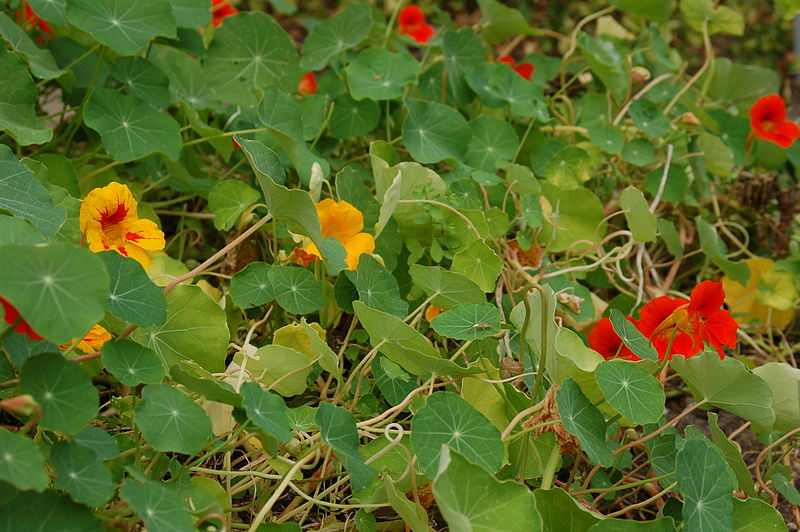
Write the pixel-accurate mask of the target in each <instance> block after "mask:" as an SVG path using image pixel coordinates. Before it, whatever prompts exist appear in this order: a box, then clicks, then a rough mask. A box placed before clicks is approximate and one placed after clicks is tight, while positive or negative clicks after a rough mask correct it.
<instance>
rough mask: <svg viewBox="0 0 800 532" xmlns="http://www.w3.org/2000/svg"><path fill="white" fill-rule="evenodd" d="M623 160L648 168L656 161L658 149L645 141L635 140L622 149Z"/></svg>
mask: <svg viewBox="0 0 800 532" xmlns="http://www.w3.org/2000/svg"><path fill="white" fill-rule="evenodd" d="M622 159H623V160H624V161H625V162H626V163H630V164H632V165H634V166H646V165H648V164H650V163H652V162H653V161H655V160H656V147H655V146H653V143H652V142H650V141H649V140H645V139H633V140H632V141H630V142H629V143H627V144H626V145H625V147H624V148H623V149H622Z"/></svg>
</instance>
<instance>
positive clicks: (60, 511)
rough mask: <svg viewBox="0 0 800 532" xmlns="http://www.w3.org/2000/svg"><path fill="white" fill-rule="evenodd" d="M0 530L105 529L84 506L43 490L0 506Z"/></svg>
mask: <svg viewBox="0 0 800 532" xmlns="http://www.w3.org/2000/svg"><path fill="white" fill-rule="evenodd" d="M32 509H36V511H32ZM0 530H9V531H11V530H13V531H22V530H58V532H104V531H105V530H106V528H105V527H104V526H103V525H101V524H100V522H99V521H98V520H97V519H95V518H94V517H93V516H92V513H91V512H90V511H89V509H88V508H87V507H86V506H84V505H82V504H77V503H75V502H72V501H71V500H70V498H69V497H67V496H66V495H59V494H58V493H56V492H55V491H45V492H44V493H26V494H25V504H19V503H18V501H11V502H10V503H8V504H5V505H3V506H0ZM192 530H193V529H190V530H187V531H186V532H191V531H192ZM164 532H166V531H164ZM171 532H178V531H171Z"/></svg>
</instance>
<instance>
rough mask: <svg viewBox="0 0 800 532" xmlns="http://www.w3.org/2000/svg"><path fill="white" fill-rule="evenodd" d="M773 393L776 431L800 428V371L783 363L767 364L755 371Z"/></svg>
mask: <svg viewBox="0 0 800 532" xmlns="http://www.w3.org/2000/svg"><path fill="white" fill-rule="evenodd" d="M753 373H755V374H756V375H758V376H759V377H761V379H762V380H763V381H764V382H766V383H767V386H769V389H770V390H771V391H772V407H773V408H774V409H775V426H774V429H775V430H782V431H790V430H794V429H795V428H797V427H800V369H797V368H793V367H791V366H790V365H789V364H787V363H785V362H783V363H781V362H767V363H766V364H764V365H763V366H759V367H757V368H756V369H754V370H753Z"/></svg>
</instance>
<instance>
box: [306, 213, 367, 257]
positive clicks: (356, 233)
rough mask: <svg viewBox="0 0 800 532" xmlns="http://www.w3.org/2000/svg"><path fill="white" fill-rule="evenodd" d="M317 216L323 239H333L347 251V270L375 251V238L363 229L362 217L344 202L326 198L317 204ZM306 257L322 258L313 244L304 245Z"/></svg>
mask: <svg viewBox="0 0 800 532" xmlns="http://www.w3.org/2000/svg"><path fill="white" fill-rule="evenodd" d="M317 215H318V216H319V223H320V227H321V229H322V236H323V237H324V238H335V239H336V240H338V241H339V242H341V244H342V246H344V249H345V251H347V257H346V258H345V261H346V262H347V269H348V270H355V269H356V268H357V267H358V259H359V257H360V256H361V255H362V254H363V253H372V252H373V251H375V238H374V237H373V236H372V235H371V234H369V233H362V232H361V230H362V229H364V215H363V214H361V211H359V210H358V209H356V208H355V207H353V206H352V205H351V204H349V203H347V202H346V201H334V200H332V199H330V198H326V199H324V200H322V201H320V202H319V203H317ZM305 251H306V253H307V254H308V255H313V256H315V257H317V258H322V255H321V254H320V252H319V249H318V248H317V246H315V245H314V243H313V242H309V243H308V244H306V245H305Z"/></svg>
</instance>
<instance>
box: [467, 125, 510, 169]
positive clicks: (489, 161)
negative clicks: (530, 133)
mask: <svg viewBox="0 0 800 532" xmlns="http://www.w3.org/2000/svg"><path fill="white" fill-rule="evenodd" d="M469 127H470V129H472V138H471V139H470V141H469V146H468V147H467V158H466V160H465V162H466V163H467V164H468V165H470V166H472V167H475V168H478V169H479V170H485V171H487V172H494V171H495V169H496V168H497V163H498V162H499V161H510V160H511V159H512V158H513V157H514V154H515V153H516V151H517V146H518V145H519V138H518V137H517V133H516V131H514V128H513V127H512V126H511V124H509V123H508V122H506V121H504V120H498V119H496V118H491V117H489V116H486V115H481V116H479V117H478V118H476V119H475V120H472V121H471V122H470V123H469Z"/></svg>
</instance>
